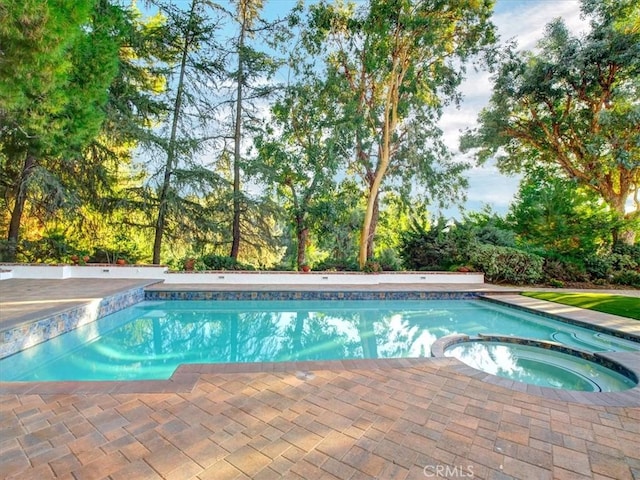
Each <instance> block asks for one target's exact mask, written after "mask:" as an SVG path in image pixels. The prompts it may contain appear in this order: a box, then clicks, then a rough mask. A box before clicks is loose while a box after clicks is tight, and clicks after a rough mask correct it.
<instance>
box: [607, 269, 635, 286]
mask: <svg viewBox="0 0 640 480" xmlns="http://www.w3.org/2000/svg"><path fill="white" fill-rule="evenodd" d="M611 283H615V284H617V285H629V286H630V287H636V288H640V272H634V271H633V270H627V271H625V272H620V273H616V274H615V275H614V276H613V278H612V279H611Z"/></svg>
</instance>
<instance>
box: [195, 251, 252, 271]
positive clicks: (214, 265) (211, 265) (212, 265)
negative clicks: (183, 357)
mask: <svg viewBox="0 0 640 480" xmlns="http://www.w3.org/2000/svg"><path fill="white" fill-rule="evenodd" d="M200 262H202V264H203V265H204V267H205V269H206V270H255V269H254V268H253V267H252V266H251V265H246V264H244V263H241V262H238V261H237V260H236V259H235V258H233V257H228V256H226V255H216V254H213V253H210V254H207V255H203V256H202V257H200ZM198 263H199V262H198Z"/></svg>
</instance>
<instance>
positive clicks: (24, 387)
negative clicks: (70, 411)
mask: <svg viewBox="0 0 640 480" xmlns="http://www.w3.org/2000/svg"><path fill="white" fill-rule="evenodd" d="M167 287H169V286H167V285H162V284H156V285H147V286H146V287H145V288H144V290H145V292H151V291H156V292H160V291H165V292H166V291H182V292H185V291H207V290H211V287H210V286H209V289H203V288H202V287H200V288H199V289H193V290H191V289H189V288H188V287H187V286H181V288H173V287H174V286H173V285H172V286H171V287H170V288H167ZM290 287H291V288H282V286H276V287H271V288H269V287H268V286H261V287H260V288H256V289H255V290H256V291H257V292H254V293H257V295H256V298H257V299H259V298H260V297H261V293H264V292H272V293H273V291H274V290H275V291H279V290H284V291H289V293H288V294H287V295H289V294H290V292H291V291H292V290H293V289H295V286H290ZM411 287H412V286H411V285H403V286H402V287H401V288H400V289H399V290H402V291H405V293H406V292H407V291H410V292H412V291H413V289H412V288H411ZM420 287H422V288H424V287H426V286H422V285H421V286H420ZM429 287H430V288H428V290H430V291H433V290H436V291H439V293H445V292H446V293H445V295H448V294H449V293H450V292H454V291H455V292H454V293H457V294H464V295H467V294H468V293H469V292H475V294H476V295H482V296H483V297H488V298H490V299H492V301H496V302H498V303H504V304H507V305H515V306H517V307H518V308H521V309H524V310H532V311H534V312H536V313H540V311H543V312H545V313H547V314H549V315H553V316H557V317H563V318H570V319H573V320H574V321H578V322H581V323H587V324H589V325H596V326H597V325H599V326H601V327H602V323H601V322H604V323H605V324H606V327H605V328H607V329H613V330H616V329H620V331H622V332H625V333H626V334H630V335H632V336H633V337H636V338H640V335H638V332H640V329H639V328H638V325H636V323H637V324H640V322H634V321H633V320H630V319H624V318H622V317H616V316H613V315H606V314H599V313H598V312H592V311H582V310H581V309H577V308H574V307H572V310H571V311H563V312H561V313H558V312H555V311H554V309H557V308H558V306H557V304H550V302H544V301H540V300H536V301H535V304H534V305H532V304H531V303H530V304H529V305H523V302H522V299H527V301H526V302H525V303H527V302H530V301H531V300H533V299H530V298H528V297H521V296H520V295H514V293H516V292H519V291H521V289H509V288H500V287H496V288H493V286H486V285H481V286H480V285H473V286H471V285H469V286H466V287H465V286H463V287H461V286H460V285H456V286H452V285H444V286H438V287H440V288H438V287H435V288H434V285H430V286H429ZM394 288H395V287H394ZM394 288H391V289H392V290H393V289H394ZM217 290H218V289H217V288H216V291H217ZM224 290H225V291H226V292H227V293H229V292H231V293H233V292H234V291H235V290H238V289H236V288H233V287H232V286H227V288H225V289H224ZM247 290H251V289H245V290H243V291H244V292H245V293H243V294H246V291H247ZM342 290H343V291H344V290H347V291H353V290H358V289H353V288H351V289H350V288H348V287H345V288H344V289H342ZM384 290H385V292H386V291H387V290H388V289H384ZM333 292H334V293H335V290H333ZM385 292H373V293H378V294H379V293H385ZM367 293H368V294H370V293H372V292H367ZM414 293H415V292H414ZM424 293H425V292H422V293H420V294H419V295H423V297H424ZM432 293H433V292H432ZM145 296H146V293H145ZM178 297H179V295H178ZM145 298H146V297H145ZM343 298H344V297H343ZM379 298H380V297H379ZM385 298H388V297H386V295H385ZM418 298H420V297H418ZM431 298H433V297H431ZM448 298H451V297H448ZM263 299H264V297H263ZM541 306H542V307H543V308H540V307H541ZM122 308H124V307H122ZM585 312H586V314H585ZM615 356H616V358H615V361H618V362H620V363H622V364H624V365H625V366H630V365H638V364H640V352H638V353H633V352H632V353H619V354H618V353H616V354H615ZM443 361H444V362H446V363H447V365H448V366H449V367H450V368H453V369H454V370H455V371H456V372H459V373H461V374H463V375H467V376H469V377H473V378H478V379H480V380H481V381H483V382H487V383H491V384H494V385H499V386H503V387H506V388H509V389H511V390H516V391H520V392H525V393H530V394H533V395H537V396H542V397H545V398H549V399H554V400H563V401H568V402H578V403H583V404H590V405H605V406H638V405H640V387H636V388H633V389H630V390H627V391H625V392H598V393H593V392H575V391H564V390H557V389H551V388H544V387H537V386H534V385H528V384H524V383H520V382H515V381H511V380H508V379H503V378H500V377H495V376H493V375H489V374H486V373H485V372H481V371H478V370H476V369H473V368H472V367H468V366H467V365H465V364H464V363H462V362H460V361H459V360H457V359H445V360H443V359H436V358H405V359H375V360H342V361H323V362H265V363H249V364H189V365H181V366H180V367H178V369H176V372H175V373H174V375H173V376H172V377H171V378H170V379H168V380H151V381H140V380H139V381H97V382H0V394H17V395H22V394H75V393H78V394H94V393H108V394H111V393H180V392H190V391H192V390H193V388H194V387H195V385H196V383H197V382H198V379H199V378H200V376H201V375H208V374H220V373H248V372H291V371H295V372H313V370H334V371H335V370H344V369H347V370H353V369H366V370H378V369H381V370H389V369H397V368H410V367H413V366H419V365H422V364H425V363H427V364H428V363H429V362H437V363H438V364H439V363H441V362H443Z"/></svg>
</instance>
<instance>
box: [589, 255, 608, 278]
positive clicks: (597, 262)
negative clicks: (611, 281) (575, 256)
mask: <svg viewBox="0 0 640 480" xmlns="http://www.w3.org/2000/svg"><path fill="white" fill-rule="evenodd" d="M584 266H585V268H586V270H587V273H588V274H589V275H590V276H591V278H594V279H603V278H607V277H608V276H609V274H610V272H611V262H610V260H609V258H608V257H607V256H604V255H597V256H594V257H588V258H586V259H585V261H584Z"/></svg>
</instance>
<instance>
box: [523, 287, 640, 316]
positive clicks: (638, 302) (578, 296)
mask: <svg viewBox="0 0 640 480" xmlns="http://www.w3.org/2000/svg"><path fill="white" fill-rule="evenodd" d="M522 295H525V296H527V297H533V298H538V299H540V300H547V301H549V302H556V303H562V304H563V305H571V306H574V307H579V308H586V309H588V310H596V311H598V312H603V313H611V314H613V315H620V316H621V317H628V318H634V319H636V320H640V298H638V297H625V296H622V295H609V294H606V293H558V292H523V293H522Z"/></svg>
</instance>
